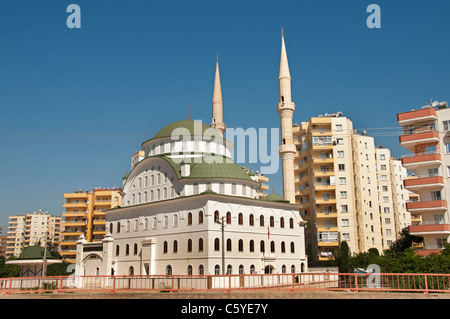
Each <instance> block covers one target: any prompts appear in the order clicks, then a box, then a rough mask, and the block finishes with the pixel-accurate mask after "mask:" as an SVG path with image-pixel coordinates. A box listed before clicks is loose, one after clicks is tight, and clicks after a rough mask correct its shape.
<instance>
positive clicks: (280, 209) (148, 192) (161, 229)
mask: <svg viewBox="0 0 450 319" xmlns="http://www.w3.org/2000/svg"><path fill="white" fill-rule="evenodd" d="M290 80H291V78H290V75H289V66H288V61H287V55H286V47H285V42H284V35H283V34H282V45H281V59H280V75H279V84H280V86H279V89H280V103H278V105H277V110H278V113H279V114H280V118H281V140H282V142H281V146H280V156H281V159H282V164H283V187H284V194H283V195H284V196H283V197H282V196H280V195H277V194H270V195H268V196H266V197H264V198H262V199H259V198H258V189H259V186H260V185H259V182H258V181H257V179H256V178H255V176H252V174H251V173H247V172H246V171H245V170H243V169H242V167H241V166H239V165H238V164H236V163H235V162H234V161H233V160H232V159H231V157H230V156H231V148H232V146H233V145H232V143H231V142H229V141H227V140H226V139H225V138H224V137H223V135H224V132H225V127H226V125H225V123H224V122H223V101H222V92H221V85H220V75H219V64H218V61H217V63H216V73H215V82H214V93H213V103H212V105H213V108H212V115H213V120H212V123H211V125H210V126H208V125H206V124H203V123H201V122H197V121H192V120H190V119H189V118H188V119H187V120H182V121H177V122H174V123H171V124H169V125H167V126H165V127H163V128H162V129H161V130H160V131H159V132H157V133H156V134H155V136H153V138H151V139H149V140H147V141H145V142H143V143H142V152H141V153H142V154H143V156H142V157H141V158H139V160H138V161H136V163H134V165H133V167H132V170H131V172H130V173H129V174H127V175H126V176H125V177H124V184H123V194H122V195H123V207H120V208H116V209H112V210H109V211H107V212H106V235H105V236H104V238H103V240H102V242H92V243H90V242H87V241H86V238H84V237H83V236H81V237H80V238H79V239H78V241H77V253H76V266H77V269H78V274H79V275H172V274H173V275H221V274H253V273H299V272H305V271H307V257H306V254H305V241H304V228H305V223H304V222H303V221H302V219H301V217H300V215H299V208H298V206H297V205H295V203H294V202H295V199H294V195H295V194H294V181H293V178H294V176H293V169H294V167H293V163H294V154H295V146H294V145H293V141H292V115H293V112H294V109H295V105H294V103H293V102H292V101H291V93H290V90H291V88H290ZM291 175H292V176H291Z"/></svg>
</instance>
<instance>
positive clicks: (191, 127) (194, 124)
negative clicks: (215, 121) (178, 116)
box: [153, 120, 210, 139]
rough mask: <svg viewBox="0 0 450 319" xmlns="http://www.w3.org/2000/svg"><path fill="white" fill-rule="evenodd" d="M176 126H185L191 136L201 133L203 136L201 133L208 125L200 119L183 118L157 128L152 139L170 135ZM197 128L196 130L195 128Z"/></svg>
mask: <svg viewBox="0 0 450 319" xmlns="http://www.w3.org/2000/svg"><path fill="white" fill-rule="evenodd" d="M199 127H200V128H201V132H200V130H199ZM177 128H185V129H187V130H188V131H189V133H190V134H191V136H195V135H194V134H198V133H201V134H202V136H203V133H204V132H205V131H206V130H207V129H209V128H210V127H209V126H208V125H206V124H204V123H202V122H200V121H191V120H183V121H178V122H173V123H171V124H169V125H167V126H165V127H163V128H162V129H161V130H159V132H158V133H156V134H155V136H153V139H156V138H162V137H171V136H172V133H173V131H174V130H175V129H177ZM195 129H197V131H196V130H195Z"/></svg>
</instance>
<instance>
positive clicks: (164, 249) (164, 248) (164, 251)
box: [163, 241, 168, 254]
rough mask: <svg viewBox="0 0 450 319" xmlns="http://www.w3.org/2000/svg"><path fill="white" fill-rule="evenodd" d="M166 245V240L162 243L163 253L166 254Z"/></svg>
mask: <svg viewBox="0 0 450 319" xmlns="http://www.w3.org/2000/svg"><path fill="white" fill-rule="evenodd" d="M167 246H168V245H167V241H165V242H164V245H163V253H164V254H167Z"/></svg>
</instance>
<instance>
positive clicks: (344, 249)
mask: <svg viewBox="0 0 450 319" xmlns="http://www.w3.org/2000/svg"><path fill="white" fill-rule="evenodd" d="M333 263H334V265H335V266H337V267H338V270H339V272H340V273H350V272H353V266H352V265H351V263H350V248H349V247H348V244H347V242H346V241H343V242H341V243H340V244H339V248H338V249H337V250H335V251H334V252H333Z"/></svg>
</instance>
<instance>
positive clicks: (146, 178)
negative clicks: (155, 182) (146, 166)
mask: <svg viewBox="0 0 450 319" xmlns="http://www.w3.org/2000/svg"><path fill="white" fill-rule="evenodd" d="M147 186H148V176H145V178H144V187H147Z"/></svg>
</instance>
